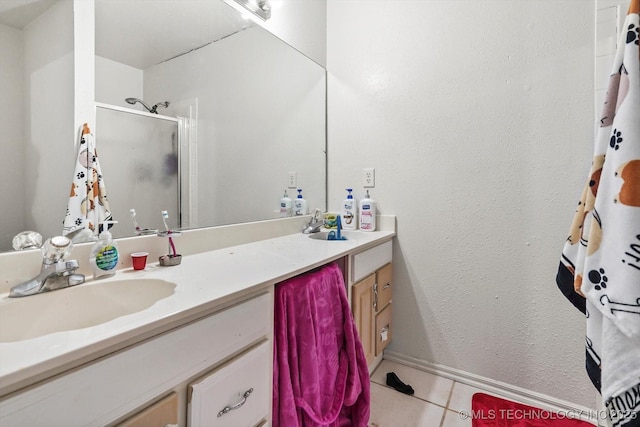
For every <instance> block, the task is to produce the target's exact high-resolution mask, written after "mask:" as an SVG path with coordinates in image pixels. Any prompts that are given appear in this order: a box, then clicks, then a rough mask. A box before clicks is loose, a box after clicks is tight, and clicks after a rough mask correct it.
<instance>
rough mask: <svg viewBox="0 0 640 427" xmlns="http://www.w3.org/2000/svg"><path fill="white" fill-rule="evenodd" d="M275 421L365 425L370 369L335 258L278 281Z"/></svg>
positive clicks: (289, 426) (290, 425) (284, 424)
mask: <svg viewBox="0 0 640 427" xmlns="http://www.w3.org/2000/svg"><path fill="white" fill-rule="evenodd" d="M274 335H275V338H274V360H273V425H274V426H275V427H278V426H282V427H293V426H336V427H337V426H366V425H367V423H368V421H369V403H370V395H369V370H368V368H367V362H366V359H365V356H364V351H363V349H362V343H361V342H360V338H359V337H358V334H357V331H356V327H355V323H354V321H353V317H352V315H351V309H350V307H349V303H348V300H347V294H346V291H345V285H344V280H343V278H342V272H341V271H340V268H339V267H338V266H337V265H336V264H331V265H329V266H326V267H323V268H321V269H320V270H317V271H314V272H311V273H306V274H303V275H301V276H297V277H294V278H291V279H289V280H286V281H284V282H282V283H280V284H278V285H277V286H276V296H275V330H274Z"/></svg>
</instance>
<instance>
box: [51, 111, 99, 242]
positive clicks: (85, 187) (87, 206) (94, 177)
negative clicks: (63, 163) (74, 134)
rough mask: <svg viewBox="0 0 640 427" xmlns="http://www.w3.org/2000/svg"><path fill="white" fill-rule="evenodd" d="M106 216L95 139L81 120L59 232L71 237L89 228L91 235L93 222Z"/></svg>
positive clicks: (94, 227)
mask: <svg viewBox="0 0 640 427" xmlns="http://www.w3.org/2000/svg"><path fill="white" fill-rule="evenodd" d="M110 219H111V211H110V210H109V202H108V201H107V193H106V189H105V185H104V179H103V178H102V173H101V171H100V164H99V163H98V154H97V152H96V146H95V142H94V139H93V135H92V134H91V130H90V129H89V126H88V125H87V124H86V123H85V124H84V125H83V126H82V136H81V138H80V147H79V148H78V158H77V161H76V164H75V169H74V172H73V180H72V182H71V192H70V194H69V202H68V205H67V213H66V215H65V217H64V226H63V230H62V234H63V235H64V236H67V237H69V238H71V239H74V238H75V237H78V235H79V234H80V231H81V230H90V232H91V234H92V235H95V234H96V226H97V225H98V224H99V223H100V222H102V221H106V220H110ZM74 240H75V239H74Z"/></svg>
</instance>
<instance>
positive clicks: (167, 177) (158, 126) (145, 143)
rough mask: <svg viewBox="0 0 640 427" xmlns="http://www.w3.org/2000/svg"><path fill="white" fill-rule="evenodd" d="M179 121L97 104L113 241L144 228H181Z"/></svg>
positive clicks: (98, 146)
mask: <svg viewBox="0 0 640 427" xmlns="http://www.w3.org/2000/svg"><path fill="white" fill-rule="evenodd" d="M179 125H180V120H179V119H177V118H173V117H168V116H161V115H155V114H147V113H141V112H137V111H133V110H129V109H126V108H120V107H110V106H106V105H97V108H96V129H95V141H96V151H97V153H98V161H99V162H100V166H101V169H102V175H103V178H104V183H105V187H106V192H107V197H108V200H109V206H110V208H111V212H112V215H113V219H114V220H115V221H118V224H116V225H115V226H114V227H113V228H112V229H111V233H112V234H113V237H124V236H131V235H133V234H135V227H134V224H133V221H132V219H131V214H130V211H131V209H135V212H136V221H137V223H138V225H139V226H140V227H141V228H149V229H158V230H163V229H164V225H163V223H162V216H161V212H162V211H163V210H166V211H167V212H168V214H169V220H168V222H167V223H168V225H169V227H170V228H172V229H179V228H181V221H180V217H181V212H180V194H179V191H180V132H179Z"/></svg>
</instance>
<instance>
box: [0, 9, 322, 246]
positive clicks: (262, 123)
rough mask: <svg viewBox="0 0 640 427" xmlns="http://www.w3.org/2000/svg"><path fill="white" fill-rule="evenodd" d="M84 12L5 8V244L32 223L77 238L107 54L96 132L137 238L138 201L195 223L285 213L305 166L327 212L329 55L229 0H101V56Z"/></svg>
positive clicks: (150, 213)
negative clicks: (78, 164) (282, 207)
mask: <svg viewBox="0 0 640 427" xmlns="http://www.w3.org/2000/svg"><path fill="white" fill-rule="evenodd" d="M76 1H77V0H76ZM12 3H13V6H14V7H11V4H12ZM78 19H83V17H82V16H78V15H77V13H76V15H74V0H34V1H31V2H26V3H25V2H24V1H20V0H15V1H14V0H6V1H5V0H3V5H2V6H0V55H1V59H0V60H1V62H2V64H11V66H10V67H4V66H3V67H0V68H1V69H0V89H1V91H2V93H3V97H5V94H6V97H5V102H4V103H3V104H4V105H3V106H2V115H1V117H0V121H1V122H0V126H1V127H2V134H1V135H2V136H0V150H1V151H0V154H1V155H0V171H1V172H0V173H1V175H0V191H1V192H2V194H1V196H0V204H1V205H2V206H0V251H7V250H11V239H12V237H13V236H14V235H15V234H17V233H18V232H20V231H23V230H34V231H37V232H39V233H41V234H42V235H43V237H44V238H47V237H51V236H53V235H58V234H61V231H62V222H63V220H64V217H65V213H66V208H67V202H68V198H69V187H70V185H71V181H72V175H73V173H74V166H73V165H74V163H75V158H76V157H77V148H76V146H77V140H78V139H79V138H78V135H79V129H75V128H74V127H75V126H74V102H75V103H77V98H78V96H81V95H82V94H81V93H80V94H79V93H78V90H77V89H75V92H74V88H77V86H78V85H77V82H78V79H82V78H83V76H82V75H78V72H77V69H78V67H77V62H78V61H95V99H94V101H95V105H96V107H95V108H96V114H95V124H93V126H92V132H93V134H94V137H95V142H96V147H97V150H98V157H99V161H100V163H101V170H102V174H103V177H104V181H105V184H106V188H107V193H108V196H109V199H110V204H111V205H112V206H111V207H112V212H113V216H114V219H115V220H117V221H118V224H117V225H116V226H115V227H114V228H113V229H112V232H113V233H114V235H115V236H116V237H124V236H132V235H135V234H136V231H135V228H134V226H133V222H132V220H131V217H130V210H131V209H135V212H136V219H137V221H138V223H139V225H140V226H141V227H143V228H151V229H154V228H157V229H159V228H162V218H161V214H160V211H161V210H167V211H169V215H170V218H171V221H170V222H171V225H172V227H176V226H179V227H181V228H183V229H188V228H199V227H208V226H218V225H226V224H233V223H241V222H249V221H260V220H265V219H271V218H277V217H278V213H277V211H278V202H279V199H280V197H281V196H282V192H283V189H285V188H287V187H288V184H289V183H288V179H289V176H290V172H295V176H296V177H297V183H296V184H297V185H296V186H297V187H300V188H302V189H303V194H304V196H305V198H306V199H307V200H308V203H309V207H310V208H315V207H319V208H322V209H325V208H326V134H325V132H326V131H325V129H326V127H325V119H326V114H325V108H326V90H325V87H326V74H325V70H324V68H323V67H321V66H320V65H318V64H317V63H315V62H313V61H312V60H310V59H309V58H307V57H306V56H304V55H302V54H301V53H300V52H298V51H297V50H295V49H293V48H292V47H291V46H289V45H287V44H286V43H284V42H283V41H281V40H280V39H278V38H277V37H275V36H274V35H273V34H271V33H269V32H268V31H266V30H265V29H263V28H262V27H260V26H257V25H255V24H253V23H252V21H250V20H246V19H244V18H243V17H242V16H241V15H240V13H239V12H238V11H237V10H235V9H234V8H232V7H230V6H229V5H227V4H226V3H224V2H223V1H222V0H163V1H153V0H135V1H132V0H95V52H94V55H92V57H90V58H85V57H83V56H82V55H78V52H77V48H76V50H75V52H74V37H78V35H77V34H76V35H75V36H74V29H73V28H74V21H75V22H76V24H77V20H78ZM75 44H76V46H77V40H76V43H75ZM85 56H86V55H85ZM74 64H75V65H76V66H75V67H74ZM85 77H86V76H85ZM127 98H135V99H138V100H140V101H141V102H135V101H134V103H133V104H131V102H127V101H126V99H127ZM129 101H131V99H130V100H129ZM165 102H168V105H165V104H164V103H165ZM145 104H146V105H145ZM156 104H160V105H158V106H157V107H156V112H157V114H152V113H150V112H149V111H148V110H149V108H148V107H153V106H154V105H156ZM76 114H77V112H76ZM75 119H76V121H77V117H75ZM288 192H289V195H290V196H291V197H294V196H295V194H296V190H295V189H294V188H289V189H288Z"/></svg>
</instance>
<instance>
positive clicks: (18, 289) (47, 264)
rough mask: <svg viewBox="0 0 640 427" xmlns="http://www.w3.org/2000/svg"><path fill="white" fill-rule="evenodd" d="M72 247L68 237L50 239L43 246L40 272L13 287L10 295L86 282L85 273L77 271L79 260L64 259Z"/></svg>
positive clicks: (20, 294) (15, 295)
mask: <svg viewBox="0 0 640 427" xmlns="http://www.w3.org/2000/svg"><path fill="white" fill-rule="evenodd" d="M72 247H73V244H72V243H71V240H69V239H68V238H67V237H63V236H56V237H52V238H51V239H48V240H47V241H46V242H45V243H44V245H43V246H42V254H43V258H42V267H41V268H40V273H39V274H38V275H37V276H36V277H34V278H33V279H30V280H27V281H26V282H23V283H20V284H19V285H16V286H14V287H13V288H11V290H10V291H9V297H10V298H16V297H26V296H28V295H35V294H40V293H43V292H49V291H54V290H56V289H62V288H68V287H69V286H75V285H79V284H81V283H84V280H85V277H84V274H78V273H76V272H75V271H76V270H77V269H78V267H79V264H78V261H76V260H69V261H65V260H64V258H65V257H66V256H67V255H68V254H69V253H70V252H71V248H72Z"/></svg>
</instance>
